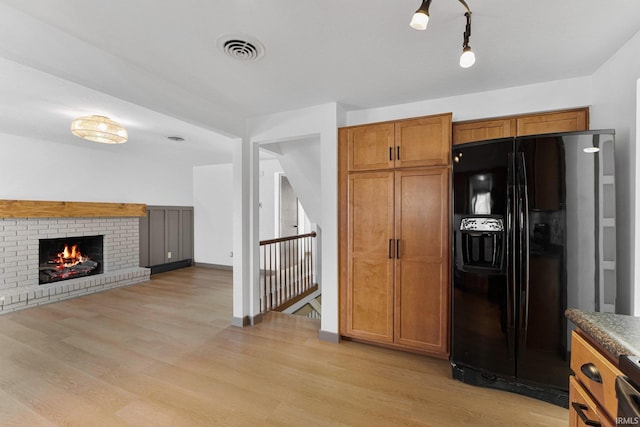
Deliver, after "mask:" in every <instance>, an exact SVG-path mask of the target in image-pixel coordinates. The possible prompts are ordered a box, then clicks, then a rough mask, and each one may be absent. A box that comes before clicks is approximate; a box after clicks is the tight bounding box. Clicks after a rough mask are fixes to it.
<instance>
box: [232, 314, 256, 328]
mask: <svg viewBox="0 0 640 427" xmlns="http://www.w3.org/2000/svg"><path fill="white" fill-rule="evenodd" d="M250 324H251V318H249V316H244V317H235V316H234V317H232V318H231V326H235V327H237V328H244V327H245V326H249V325H250Z"/></svg>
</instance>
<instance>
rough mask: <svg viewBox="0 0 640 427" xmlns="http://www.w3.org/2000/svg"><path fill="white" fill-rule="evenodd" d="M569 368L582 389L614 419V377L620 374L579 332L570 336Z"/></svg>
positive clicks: (616, 403) (615, 405)
mask: <svg viewBox="0 0 640 427" xmlns="http://www.w3.org/2000/svg"><path fill="white" fill-rule="evenodd" d="M571 370H572V371H573V373H574V374H575V378H576V380H578V381H579V382H580V384H581V385H582V387H583V389H584V390H586V391H587V392H588V393H589V395H590V396H591V397H592V398H593V400H594V401H595V402H597V403H598V404H599V405H600V406H601V407H602V408H603V409H604V411H605V412H606V414H607V416H608V417H610V418H611V419H615V417H616V413H617V411H618V399H617V397H616V377H617V376H618V375H622V374H621V373H620V371H619V370H618V368H617V367H615V366H614V365H613V364H612V363H611V362H610V361H609V360H607V358H606V357H604V356H603V355H602V354H601V353H600V352H599V351H598V350H596V349H595V348H594V347H592V346H591V345H590V344H589V343H588V342H587V341H586V340H585V339H584V338H582V337H581V336H580V335H579V334H577V333H575V332H573V333H572V337H571Z"/></svg>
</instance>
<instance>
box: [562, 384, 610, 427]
mask: <svg viewBox="0 0 640 427" xmlns="http://www.w3.org/2000/svg"><path fill="white" fill-rule="evenodd" d="M582 426H602V427H609V426H615V423H613V421H611V420H610V419H609V418H608V417H607V415H606V414H605V412H604V410H603V409H602V408H601V407H600V406H599V405H598V404H597V403H596V402H594V401H593V399H591V397H590V396H589V393H588V392H587V391H586V390H585V389H584V388H583V387H582V385H581V384H580V383H579V382H578V381H577V380H576V377H574V376H571V377H569V427H582Z"/></svg>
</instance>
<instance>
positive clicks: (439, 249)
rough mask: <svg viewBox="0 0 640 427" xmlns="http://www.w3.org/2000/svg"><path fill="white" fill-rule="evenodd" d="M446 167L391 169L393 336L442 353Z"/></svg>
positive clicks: (445, 289)
mask: <svg viewBox="0 0 640 427" xmlns="http://www.w3.org/2000/svg"><path fill="white" fill-rule="evenodd" d="M449 175H450V172H449V168H446V167H438V168H429V169H421V170H410V171H409V170H402V171H396V174H395V181H396V191H395V197H396V203H395V217H396V235H395V237H396V248H395V254H393V255H395V273H396V280H395V283H396V286H395V318H394V325H395V331H394V332H395V342H396V343H398V344H401V345H403V346H407V347H412V348H417V349H421V350H425V351H428V352H431V353H434V354H441V355H445V354H446V353H447V352H448V334H447V331H448V318H449V317H448V313H449V285H448V284H449V218H448V216H449Z"/></svg>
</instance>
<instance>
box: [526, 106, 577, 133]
mask: <svg viewBox="0 0 640 427" xmlns="http://www.w3.org/2000/svg"><path fill="white" fill-rule="evenodd" d="M516 129H517V132H516V134H517V136H525V135H538V134H544V133H558V132H574V131H581V130H588V129H589V117H588V109H586V108H581V109H578V110H569V111H561V112H556V113H540V114H531V115H527V116H521V117H518V118H517V125H516Z"/></svg>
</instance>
